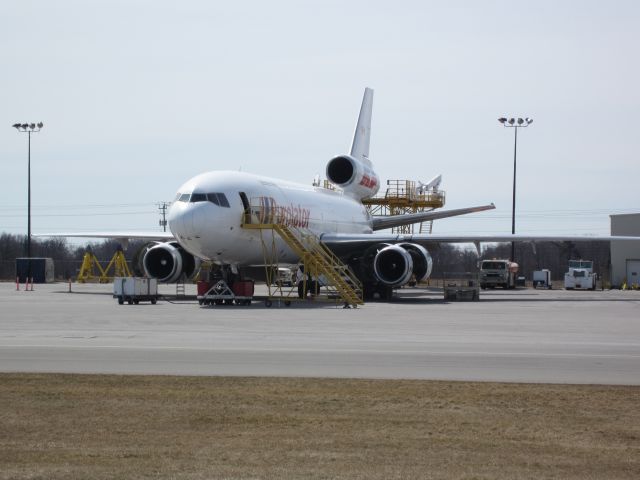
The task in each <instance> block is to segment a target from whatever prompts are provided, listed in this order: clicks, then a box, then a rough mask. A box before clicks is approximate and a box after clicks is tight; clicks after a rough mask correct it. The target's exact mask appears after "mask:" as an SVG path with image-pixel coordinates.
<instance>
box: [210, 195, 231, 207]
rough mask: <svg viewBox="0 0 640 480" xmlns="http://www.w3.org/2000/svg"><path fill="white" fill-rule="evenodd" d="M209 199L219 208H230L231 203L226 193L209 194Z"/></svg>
mask: <svg viewBox="0 0 640 480" xmlns="http://www.w3.org/2000/svg"><path fill="white" fill-rule="evenodd" d="M207 199H208V200H209V201H210V202H211V203H215V204H216V205H218V206H219V207H225V208H229V201H228V200H227V196H226V195H225V194H224V193H207Z"/></svg>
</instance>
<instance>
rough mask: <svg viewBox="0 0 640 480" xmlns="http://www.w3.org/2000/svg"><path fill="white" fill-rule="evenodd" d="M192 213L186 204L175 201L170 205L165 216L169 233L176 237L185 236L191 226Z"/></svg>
mask: <svg viewBox="0 0 640 480" xmlns="http://www.w3.org/2000/svg"><path fill="white" fill-rule="evenodd" d="M192 215H193V214H192V212H190V211H189V209H188V204H184V203H182V204H181V203H175V204H173V205H171V208H170V209H169V215H168V217H167V218H168V223H169V230H171V233H173V234H174V235H175V236H176V237H184V236H186V235H187V234H188V231H189V227H190V226H191V217H192Z"/></svg>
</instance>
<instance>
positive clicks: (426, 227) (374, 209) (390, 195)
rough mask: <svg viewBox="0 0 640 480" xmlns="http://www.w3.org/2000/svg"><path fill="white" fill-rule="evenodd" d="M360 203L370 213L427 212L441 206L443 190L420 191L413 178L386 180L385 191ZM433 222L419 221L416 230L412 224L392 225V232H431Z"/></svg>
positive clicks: (442, 204)
mask: <svg viewBox="0 0 640 480" xmlns="http://www.w3.org/2000/svg"><path fill="white" fill-rule="evenodd" d="M362 203H363V204H364V205H365V206H366V207H367V209H368V210H369V213H371V215H379V216H387V215H404V214H407V213H420V212H428V211H430V210H434V209H436V208H442V207H443V206H444V203H445V192H443V191H441V190H428V191H421V190H420V189H419V188H418V187H416V182H415V181H413V180H387V191H386V192H385V194H384V195H383V196H377V197H373V198H366V199H364V200H363V201H362ZM432 227H433V222H421V223H420V227H419V230H418V232H415V230H414V225H403V226H400V227H394V228H393V229H392V231H393V232H394V233H431V229H432Z"/></svg>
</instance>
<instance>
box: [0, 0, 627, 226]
mask: <svg viewBox="0 0 640 480" xmlns="http://www.w3.org/2000/svg"><path fill="white" fill-rule="evenodd" d="M639 47H640V3H639V2H636V1H616V0H612V1H609V2H601V1H548V0H542V1H536V2H514V1H482V2H478V1H471V0H470V1H440V2H430V1H415V2H410V1H395V2H388V1H348V2H347V1H333V0H331V1H329V0H323V1H280V0H272V1H270V2H258V1H244V2H243V1H237V2H209V1H180V2H178V1H175V2H168V1H131V0H129V1H119V0H118V1H116V0H109V1H85V0H78V1H68V0H58V1H55V2H51V1H24V0H23V1H20V2H2V3H1V4H0V62H1V65H2V75H1V76H0V116H1V117H2V122H0V159H1V161H2V170H1V171H2V174H1V176H0V179H1V180H0V186H1V188H0V231H5V232H11V233H26V203H27V202H26V183H27V161H26V160H27V135H26V134H19V133H17V132H16V130H14V129H13V128H11V125H12V124H13V123H16V122H38V121H43V122H44V123H45V127H44V129H43V131H42V132H40V133H38V134H35V135H34V137H33V138H32V187H33V196H32V202H33V211H32V213H33V219H32V222H33V231H34V233H39V232H40V233H42V232H52V231H94V230H114V229H115V230H122V229H130V230H156V229H158V228H159V227H158V219H159V216H158V211H157V207H156V205H155V203H156V202H159V201H170V200H171V199H172V198H173V196H174V194H175V192H176V190H177V188H178V187H179V186H180V185H181V184H182V183H183V182H184V181H185V180H187V179H188V178H190V177H192V176H194V175H196V174H198V173H201V172H203V171H207V170H215V169H239V168H241V169H242V170H243V171H248V172H254V173H259V174H265V175H270V176H275V177H282V178H285V179H288V180H294V181H299V182H304V183H310V182H311V181H312V179H313V177H314V176H315V175H316V174H318V173H321V174H323V173H324V168H325V165H326V162H327V161H328V160H329V159H330V158H331V157H333V156H334V155H336V154H339V153H346V152H347V151H348V149H349V145H350V142H351V134H352V131H353V127H354V124H355V121H356V117H357V113H358V109H359V107H360V101H361V99H362V93H363V90H364V87H366V86H370V87H372V88H374V89H375V98H374V115H373V135H372V144H371V158H372V160H373V162H374V165H375V167H376V170H377V172H378V174H379V175H380V177H381V178H382V179H383V181H384V180H386V179H388V178H395V179H401V178H410V179H416V180H417V179H421V180H429V179H431V178H432V177H433V176H435V175H436V174H438V173H442V174H443V185H442V187H443V189H444V190H446V192H447V205H446V207H447V208H458V207H463V206H472V205H480V204H485V203H489V202H495V204H496V206H497V207H498V208H497V209H496V210H494V211H493V212H489V213H480V214H476V215H472V216H467V217H464V218H458V219H447V220H441V221H439V222H437V223H436V225H435V227H434V232H436V233H462V232H466V233H509V232H510V229H511V188H512V183H511V182H512V175H513V171H512V167H513V129H505V128H503V127H502V126H501V125H500V124H499V123H498V122H497V118H498V117H501V116H503V115H504V116H522V117H525V116H529V117H533V118H534V120H535V121H534V123H533V124H532V125H531V126H530V127H528V128H527V129H523V130H521V131H520V132H519V135H518V208H517V224H516V230H517V231H518V232H520V233H534V232H537V233H550V234H561V233H566V234H574V233H578V234H583V233H595V234H607V233H609V218H608V215H609V214H611V213H629V212H637V211H640V188H639V187H638V180H639V177H640V175H639V174H640V162H638V153H637V152H638V151H639V147H640V135H638V133H637V124H636V121H637V119H638V113H639V107H640V95H639V93H638V86H639V85H640V73H639V72H640V67H639V61H638V58H639V57H638V52H639V51H640V49H639ZM3 125H4V126H3Z"/></svg>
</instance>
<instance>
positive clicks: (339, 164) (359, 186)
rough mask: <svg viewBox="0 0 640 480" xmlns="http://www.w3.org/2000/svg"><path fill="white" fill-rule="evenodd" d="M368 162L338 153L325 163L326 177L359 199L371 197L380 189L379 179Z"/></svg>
mask: <svg viewBox="0 0 640 480" xmlns="http://www.w3.org/2000/svg"><path fill="white" fill-rule="evenodd" d="M368 163H369V165H367V164H366V163H365V162H363V161H361V160H358V159H357V158H355V157H352V156H351V155H339V156H337V157H335V158H332V159H331V160H330V161H329V163H328V164H327V172H326V173H327V179H329V181H330V182H331V183H333V184H334V185H336V186H338V187H340V188H341V189H342V190H343V191H344V192H345V193H346V194H348V195H350V196H352V197H354V198H357V199H359V200H362V199H363V198H369V197H373V196H374V195H375V194H376V193H378V190H379V189H380V179H379V178H378V175H376V173H375V172H374V171H373V169H372V168H371V166H370V162H368Z"/></svg>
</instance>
